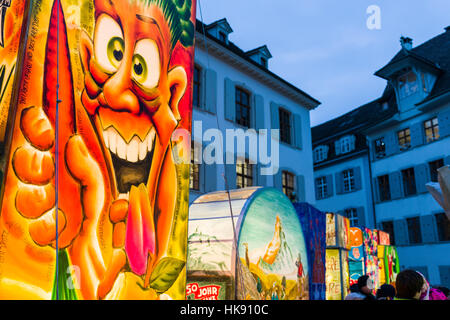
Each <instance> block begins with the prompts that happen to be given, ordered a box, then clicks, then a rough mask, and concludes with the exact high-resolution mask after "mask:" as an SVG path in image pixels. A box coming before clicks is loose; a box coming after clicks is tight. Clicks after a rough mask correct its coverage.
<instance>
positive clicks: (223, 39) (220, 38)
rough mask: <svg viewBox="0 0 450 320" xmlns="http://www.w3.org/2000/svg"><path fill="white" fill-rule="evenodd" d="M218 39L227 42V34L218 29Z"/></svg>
mask: <svg viewBox="0 0 450 320" xmlns="http://www.w3.org/2000/svg"><path fill="white" fill-rule="evenodd" d="M219 40H220V41H222V42H227V35H226V34H225V32H222V31H219Z"/></svg>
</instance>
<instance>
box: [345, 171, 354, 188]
mask: <svg viewBox="0 0 450 320" xmlns="http://www.w3.org/2000/svg"><path fill="white" fill-rule="evenodd" d="M342 175H343V182H344V192H350V191H353V190H355V176H354V172H353V169H348V170H345V171H343V172H342Z"/></svg>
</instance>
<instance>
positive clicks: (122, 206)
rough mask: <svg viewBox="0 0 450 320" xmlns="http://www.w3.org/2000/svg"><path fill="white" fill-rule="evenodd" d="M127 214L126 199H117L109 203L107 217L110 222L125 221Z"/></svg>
mask: <svg viewBox="0 0 450 320" xmlns="http://www.w3.org/2000/svg"><path fill="white" fill-rule="evenodd" d="M127 214H128V200H125V199H119V200H116V201H114V202H113V203H112V204H111V208H110V209H109V219H110V220H111V222H112V223H118V222H121V221H125V220H126V218H127Z"/></svg>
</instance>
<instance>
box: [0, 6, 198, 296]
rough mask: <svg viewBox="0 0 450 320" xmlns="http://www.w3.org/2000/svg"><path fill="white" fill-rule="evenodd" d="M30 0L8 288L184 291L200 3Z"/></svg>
mask: <svg viewBox="0 0 450 320" xmlns="http://www.w3.org/2000/svg"><path fill="white" fill-rule="evenodd" d="M7 2H8V1H7ZM23 2H25V1H12V2H11V3H12V6H15V9H13V7H10V8H9V9H7V14H8V12H9V10H12V9H13V10H16V11H15V12H19V11H20V10H19V8H18V5H17V3H23ZM1 3H2V4H3V3H4V1H3V2H1ZM30 5H31V8H30V10H29V17H27V20H26V21H27V23H28V25H27V33H26V34H24V35H21V36H19V33H17V31H16V34H15V35H14V37H16V38H19V39H18V41H19V42H20V43H23V44H24V57H25V60H24V61H23V66H22V67H21V70H18V74H19V75H20V76H18V77H17V78H16V79H15V80H14V81H15V83H14V85H17V87H18V101H17V104H16V105H15V106H14V108H15V109H16V111H15V121H14V123H12V124H11V130H12V139H11V141H10V148H9V153H8V154H9V155H10V156H9V158H8V159H7V163H6V164H7V169H6V180H5V185H4V196H3V200H2V203H1V205H2V207H1V219H0V233H1V234H2V245H1V246H0V251H1V256H2V259H1V260H0V299H160V298H164V299H185V293H186V282H185V264H186V242H187V216H188V198H189V159H185V158H186V157H187V155H189V154H190V145H189V144H190V143H189V142H190V138H189V132H190V128H191V114H192V78H193V76H192V75H193V63H194V61H193V59H194V46H193V44H194V30H195V29H194V22H195V1H192V0H186V1H177V0H61V1H53V0H35V1H30ZM8 21H9V22H8V23H7V24H5V26H6V27H7V28H12V27H14V28H17V27H16V26H14V25H13V24H12V23H11V19H10V20H8ZM17 21H18V20H17ZM17 21H15V22H14V23H16V22H17ZM17 25H20V22H19V23H17ZM10 32H11V31H9V30H8V31H7V32H6V33H5V36H7V37H6V38H5V39H10V37H9V38H8V36H9V35H10ZM5 44H6V42H5ZM2 58H3V56H2ZM11 61H12V60H11ZM9 63H11V62H9ZM10 69H11V64H9V65H8V66H7V68H6V70H7V72H10ZM58 83H59V87H58V86H57V84H58ZM180 159H181V160H183V161H179V160H180ZM56 203H57V204H58V208H57V210H55V208H56ZM56 258H57V259H58V269H56Z"/></svg>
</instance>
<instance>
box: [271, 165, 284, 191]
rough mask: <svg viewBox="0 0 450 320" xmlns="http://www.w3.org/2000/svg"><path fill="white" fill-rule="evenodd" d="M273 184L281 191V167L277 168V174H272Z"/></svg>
mask: <svg viewBox="0 0 450 320" xmlns="http://www.w3.org/2000/svg"><path fill="white" fill-rule="evenodd" d="M273 186H274V187H275V188H277V189H278V190H280V191H281V192H283V181H282V174H281V169H279V170H278V172H277V174H275V175H274V176H273Z"/></svg>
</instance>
